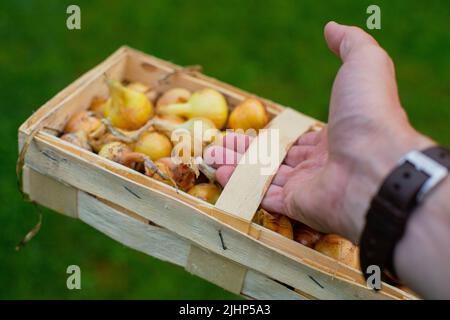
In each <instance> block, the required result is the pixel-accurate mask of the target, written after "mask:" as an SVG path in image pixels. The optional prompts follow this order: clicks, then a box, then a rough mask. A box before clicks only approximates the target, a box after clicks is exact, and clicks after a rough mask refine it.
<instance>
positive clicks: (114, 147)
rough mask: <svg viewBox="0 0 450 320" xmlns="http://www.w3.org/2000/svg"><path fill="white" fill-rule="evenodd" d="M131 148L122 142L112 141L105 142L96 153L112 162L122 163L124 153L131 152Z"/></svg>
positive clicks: (124, 156)
mask: <svg viewBox="0 0 450 320" xmlns="http://www.w3.org/2000/svg"><path fill="white" fill-rule="evenodd" d="M132 152H133V151H132V150H131V148H130V147H129V146H128V145H126V144H125V143H123V142H119V141H114V142H110V143H107V144H105V145H104V146H103V147H102V148H101V149H100V151H99V152H98V155H99V156H100V157H103V158H106V159H109V160H111V161H114V162H118V163H123V162H124V160H125V158H126V155H128V154H130V153H132Z"/></svg>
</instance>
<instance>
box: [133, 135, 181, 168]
mask: <svg viewBox="0 0 450 320" xmlns="http://www.w3.org/2000/svg"><path fill="white" fill-rule="evenodd" d="M134 151H136V152H140V153H143V154H145V155H147V156H149V157H150V159H152V160H153V161H155V160H158V159H160V158H163V157H168V156H170V153H171V151H172V143H171V142H170V140H169V138H167V136H166V135H164V134H162V133H159V132H156V131H154V132H150V131H147V132H145V133H143V134H142V135H141V137H140V138H139V140H138V141H137V142H136V144H135V146H134Z"/></svg>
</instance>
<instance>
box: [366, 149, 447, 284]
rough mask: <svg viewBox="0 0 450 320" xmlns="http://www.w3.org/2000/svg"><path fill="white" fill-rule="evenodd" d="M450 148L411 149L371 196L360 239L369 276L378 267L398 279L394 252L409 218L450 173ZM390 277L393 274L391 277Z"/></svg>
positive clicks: (367, 275)
mask: <svg viewBox="0 0 450 320" xmlns="http://www.w3.org/2000/svg"><path fill="white" fill-rule="evenodd" d="M449 170H450V150H448V149H446V148H444V147H441V146H434V147H431V148H428V149H425V150H423V151H417V150H414V151H410V152H408V153H407V154H406V155H405V156H404V157H403V158H402V159H401V160H400V161H399V163H398V165H397V166H396V167H395V168H394V169H393V170H392V171H391V173H390V174H389V175H388V176H387V177H386V179H385V180H384V182H383V183H382V185H381V187H380V188H379V190H378V192H377V194H376V195H375V197H374V198H373V199H372V201H371V204H370V207H369V210H368V212H367V215H366V225H365V228H364V231H363V233H362V235H361V241H360V263H361V270H362V272H363V274H364V277H365V278H366V279H367V278H368V277H369V276H370V275H371V273H370V272H369V270H370V271H372V270H373V269H372V268H369V269H368V267H369V266H378V267H379V268H380V270H383V271H384V272H385V273H386V271H387V273H388V274H389V275H390V276H393V277H394V278H397V275H396V272H395V269H394V264H393V255H394V249H395V246H396V244H397V243H398V242H399V240H400V239H401V238H402V236H403V234H404V232H405V229H406V225H407V222H408V218H409V217H410V216H411V214H412V212H414V210H415V209H416V208H417V206H418V205H419V204H420V203H421V202H422V201H423V200H424V199H425V198H426V196H427V195H428V194H429V192H430V191H431V190H432V189H434V188H435V187H436V186H437V185H438V184H439V183H440V182H442V181H443V180H444V179H445V178H446V177H447V176H448V174H449ZM388 278H391V277H388Z"/></svg>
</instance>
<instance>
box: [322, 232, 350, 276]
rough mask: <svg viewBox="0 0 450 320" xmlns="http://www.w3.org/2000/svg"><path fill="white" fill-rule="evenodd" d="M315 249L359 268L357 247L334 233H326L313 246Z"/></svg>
mask: <svg viewBox="0 0 450 320" xmlns="http://www.w3.org/2000/svg"><path fill="white" fill-rule="evenodd" d="M314 249H316V250H317V251H319V252H321V253H323V254H325V255H327V256H329V257H332V258H334V259H336V260H338V261H340V262H342V263H345V264H346V265H349V266H351V267H353V268H356V269H359V255H358V250H359V249H358V247H357V246H355V245H354V244H353V243H351V242H350V241H349V240H347V239H344V238H343V237H341V236H338V235H336V234H327V235H325V236H323V237H322V238H320V240H319V241H318V242H317V243H316V245H315V246H314Z"/></svg>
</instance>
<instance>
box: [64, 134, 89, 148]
mask: <svg viewBox="0 0 450 320" xmlns="http://www.w3.org/2000/svg"><path fill="white" fill-rule="evenodd" d="M61 139H63V140H64V141H67V142H70V143H72V144H74V145H76V146H78V147H80V148H83V149H86V150H88V151H92V148H91V146H90V145H89V143H88V137H87V134H86V132H84V131H77V132H71V133H65V134H63V135H62V136H61Z"/></svg>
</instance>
